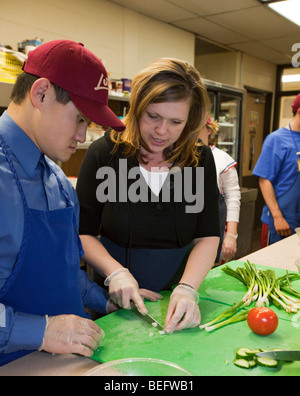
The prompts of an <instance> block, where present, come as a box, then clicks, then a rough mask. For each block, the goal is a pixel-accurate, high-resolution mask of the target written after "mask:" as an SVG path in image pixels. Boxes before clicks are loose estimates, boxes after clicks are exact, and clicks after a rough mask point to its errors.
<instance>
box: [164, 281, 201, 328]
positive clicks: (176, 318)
mask: <svg viewBox="0 0 300 396" xmlns="http://www.w3.org/2000/svg"><path fill="white" fill-rule="evenodd" d="M198 302H199V296H198V293H197V292H196V290H195V289H193V288H192V287H191V286H188V285H185V284H179V285H178V286H176V287H175V289H174V291H173V293H172V294H171V297H170V302H169V307H168V313H167V316H166V320H165V330H166V332H167V333H173V331H177V330H182V329H188V328H192V327H196V326H198V325H199V324H200V319H201V316H200V310H199V307H198Z"/></svg>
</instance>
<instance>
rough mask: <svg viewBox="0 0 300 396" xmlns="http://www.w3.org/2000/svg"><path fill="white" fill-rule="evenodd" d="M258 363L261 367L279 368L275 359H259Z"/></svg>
mask: <svg viewBox="0 0 300 396" xmlns="http://www.w3.org/2000/svg"><path fill="white" fill-rule="evenodd" d="M256 362H257V364H258V365H259V366H262V367H272V368H275V367H277V366H278V361H277V360H275V359H268V358H263V357H257V359H256Z"/></svg>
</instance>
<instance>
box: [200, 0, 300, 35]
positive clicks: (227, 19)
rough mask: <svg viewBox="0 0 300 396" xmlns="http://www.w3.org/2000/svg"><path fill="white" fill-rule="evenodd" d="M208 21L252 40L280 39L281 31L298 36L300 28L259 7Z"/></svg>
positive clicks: (219, 16)
mask: <svg viewBox="0 0 300 396" xmlns="http://www.w3.org/2000/svg"><path fill="white" fill-rule="evenodd" d="M208 19H209V20H210V21H212V22H215V23H218V24H220V25H221V26H224V27H226V28H228V29H231V30H234V31H236V32H240V33H242V34H244V35H245V36H247V37H251V38H252V39H253V40H259V39H262V38H265V39H269V38H274V37H282V34H283V31H284V34H286V35H290V34H293V33H296V32H298V34H299V35H300V28H299V27H298V29H297V26H296V25H295V24H293V23H290V22H288V21H287V20H286V19H285V18H283V17H281V16H279V15H278V14H276V13H274V12H272V11H271V10H269V9H266V8H265V7H261V6H258V7H253V8H249V9H247V10H240V11H233V12H229V13H226V14H220V15H215V16H212V17H208ZM283 29H284V30H283Z"/></svg>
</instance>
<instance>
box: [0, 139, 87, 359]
mask: <svg viewBox="0 0 300 396" xmlns="http://www.w3.org/2000/svg"><path fill="white" fill-rule="evenodd" d="M0 147H2V149H3V152H4V154H5V156H6V159H7V161H8V163H9V166H10V169H11V171H12V173H13V175H14V178H15V181H16V183H17V186H18V189H19V192H20V195H21V198H22V202H23V208H24V232H23V240H22V244H21V248H20V251H19V255H18V258H17V261H16V264H15V265H14V267H13V270H12V273H11V275H10V277H9V278H8V279H7V281H6V283H5V284H4V286H3V287H2V289H1V290H0V303H2V304H4V305H7V306H11V307H12V308H13V309H14V311H15V312H24V313H29V314H34V315H49V316H54V315H60V314H74V315H78V316H81V317H85V318H86V317H88V315H87V313H86V311H85V309H84V305H83V301H82V296H81V291H80V281H79V271H80V256H81V255H82V253H83V252H82V246H81V243H80V239H79V235H78V231H77V226H76V217H75V213H74V209H73V206H72V203H71V201H70V199H69V197H68V195H67V192H66V191H65V190H64V188H63V185H62V183H61V181H60V180H59V178H58V177H57V175H56V174H55V173H54V172H53V173H54V174H55V176H56V178H57V181H58V184H59V188H60V191H61V192H62V193H63V195H64V197H65V199H66V203H67V207H66V208H65V209H59V210H52V211H40V210H35V209H30V208H29V207H28V205H27V202H26V198H25V195H24V192H23V189H22V186H21V183H20V181H19V178H18V176H17V174H16V171H15V168H14V166H13V163H12V161H11V159H10V156H9V154H8V152H7V148H6V145H5V143H4V141H3V139H2V137H1V136H0ZM30 352H33V351H27V350H22V351H17V352H12V353H8V354H2V353H0V366H1V365H3V364H6V363H8V362H11V361H13V360H15V359H17V358H20V357H21V356H24V355H26V354H28V353H30Z"/></svg>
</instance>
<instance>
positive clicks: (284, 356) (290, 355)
mask: <svg viewBox="0 0 300 396" xmlns="http://www.w3.org/2000/svg"><path fill="white" fill-rule="evenodd" d="M255 356H257V357H263V358H267V359H275V360H285V361H288V362H293V361H294V360H300V351H268V352H259V353H256V354H255Z"/></svg>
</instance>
